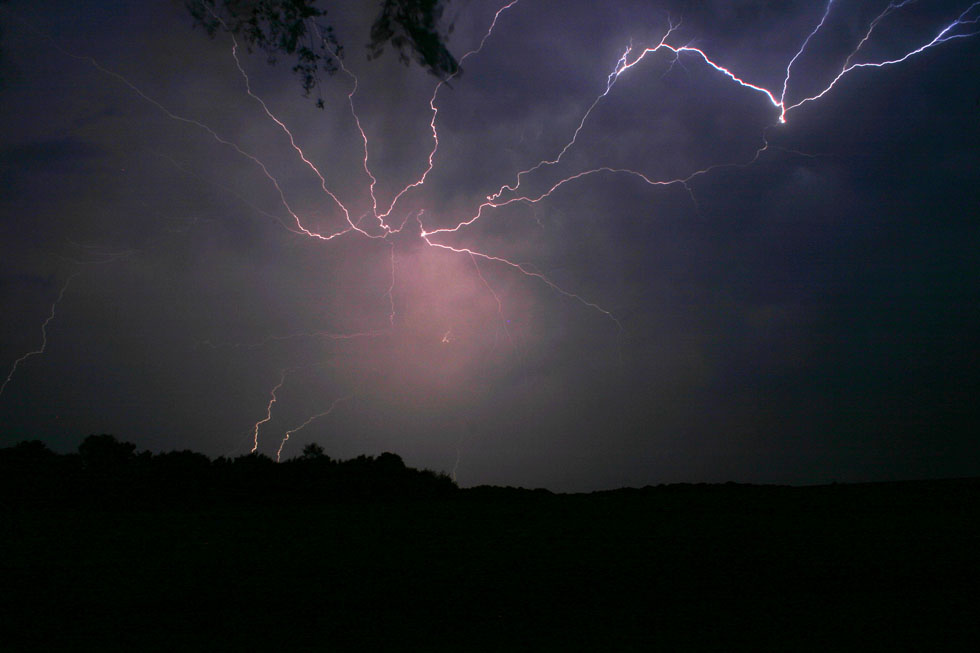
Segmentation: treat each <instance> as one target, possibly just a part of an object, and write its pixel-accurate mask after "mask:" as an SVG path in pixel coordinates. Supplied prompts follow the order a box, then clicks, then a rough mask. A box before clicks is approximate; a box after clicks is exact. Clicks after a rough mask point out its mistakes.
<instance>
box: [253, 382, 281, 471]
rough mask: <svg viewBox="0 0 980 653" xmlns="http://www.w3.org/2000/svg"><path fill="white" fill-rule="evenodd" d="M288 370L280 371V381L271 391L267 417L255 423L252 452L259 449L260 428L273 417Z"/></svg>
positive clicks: (266, 408)
mask: <svg viewBox="0 0 980 653" xmlns="http://www.w3.org/2000/svg"><path fill="white" fill-rule="evenodd" d="M288 371H289V370H283V371H282V372H280V373H279V382H278V383H276V385H275V386H273V388H272V390H271V391H270V392H269V403H268V404H266V407H265V417H263V418H262V419H260V420H259V421H257V422H256V423H255V429H254V437H253V445H252V451H251V453H255V452H256V451H258V448H259V429H260V428H261V427H262V425H263V424H265V423H267V422H268V421H269V420H271V419H272V407H273V406H274V405H275V403H276V401H278V398H277V397H276V393H277V392H279V388H281V387H282V384H283V383H285V382H286V372H288Z"/></svg>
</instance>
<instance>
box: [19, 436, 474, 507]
mask: <svg viewBox="0 0 980 653" xmlns="http://www.w3.org/2000/svg"><path fill="white" fill-rule="evenodd" d="M457 489H458V488H457V486H456V484H455V483H454V482H453V481H452V479H450V478H449V477H448V476H446V475H445V474H439V473H436V472H433V471H430V470H418V469H413V468H411V467H407V466H406V465H405V463H404V462H403V461H402V459H401V457H400V456H398V455H396V454H393V453H382V454H381V455H379V456H376V457H375V456H363V455H362V456H358V457H356V458H353V459H350V460H334V459H332V458H331V457H330V456H328V455H326V454H325V453H324V451H323V448H322V447H320V446H319V445H317V444H309V445H307V446H306V448H304V449H303V453H302V455H300V456H298V457H295V458H292V459H289V460H286V461H284V462H281V463H277V462H275V461H274V460H272V459H271V458H269V457H268V456H266V455H263V454H261V453H251V454H248V455H244V456H238V457H236V458H226V457H219V458H216V459H214V460H212V459H211V458H209V457H208V456H205V455H204V454H202V453H198V452H195V451H190V450H183V451H170V452H165V453H152V452H149V451H141V452H137V451H136V445H134V444H132V443H130V442H122V441H120V440H118V439H117V438H116V437H115V436H113V435H108V434H101V435H89V436H88V437H86V438H85V439H84V440H83V441H82V443H81V444H80V445H79V447H78V451H77V453H69V454H58V453H55V452H54V451H52V450H51V449H49V448H48V447H47V446H46V445H45V444H44V443H43V442H41V441H39V440H31V441H24V442H21V443H19V444H16V445H14V446H12V447H7V448H3V449H0V497H2V498H0V501H3V502H10V503H11V504H14V505H32V504H35V505H36V504H38V503H57V504H59V505H66V504H71V505H80V504H86V505H88V504H95V505H97V506H103V507H108V506H116V507H119V506H122V507H125V506H132V507H140V508H145V507H148V506H154V505H157V506H166V505H175V504H176V505H183V504H200V503H201V502H208V501H211V502H213V501H220V502H235V503H239V502H241V503H249V502H254V503H270V502H271V503H280V502H287V501H288V502H290V503H320V502H325V501H352V500H353V501H365V500H407V499H430V498H438V497H447V496H450V495H452V494H453V493H455V492H456V491H457Z"/></svg>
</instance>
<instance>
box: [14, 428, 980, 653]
mask: <svg viewBox="0 0 980 653" xmlns="http://www.w3.org/2000/svg"><path fill="white" fill-rule="evenodd" d="M87 441H88V440H87ZM92 443H93V444H98V446H97V447H94V448H91V447H85V448H84V450H80V452H79V453H78V454H72V455H67V456H58V455H55V454H52V453H51V452H50V451H48V450H47V449H46V448H45V447H43V445H39V444H38V443H25V444H22V445H18V446H17V447H13V448H11V449H5V450H0V470H2V477H0V478H2V480H0V483H2V484H3V492H4V495H3V502H2V507H0V551H2V556H0V579H2V587H3V591H2V592H0V614H2V615H3V616H4V619H5V628H4V631H3V640H2V648H3V649H4V650H18V648H19V647H21V646H22V647H26V648H34V649H37V650H62V649H70V650H79V649H86V650H89V649H94V648H97V649H99V650H102V649H116V650H146V649H158V650H174V649H178V648H179V649H194V650H214V649H243V650H295V649H315V650H323V649H327V650H356V651H365V650H405V649H408V650H426V651H432V650H444V649H450V648H451V649H462V650H467V651H475V650H489V651H504V650H506V651H510V650H531V651H539V650H542V651H543V650H586V651H623V650H634V651H651V650H681V651H689V650H718V651H731V650H772V651H807V650H809V651H828V650H835V651H836V650H862V651H863V650H887V649H895V650H943V651H946V650H972V649H973V646H972V644H971V642H972V643H975V642H976V641H977V636H978V635H980V632H978V625H977V618H976V616H977V614H980V610H978V609H980V601H978V588H980V556H978V554H977V551H978V550H980V479H959V480H936V481H910V482H900V483H872V484H854V485H847V484H840V485H825V486H818V487H785V486H765V485H740V484H734V483H732V484H723V485H704V484H690V485H687V484H680V485H665V486H656V487H645V488H639V489H622V490H613V491H606V492H594V493H589V494H553V493H551V492H548V491H546V490H524V489H521V488H498V487H487V486H484V487H478V488H471V489H467V490H459V489H457V488H456V487H455V486H454V485H453V484H452V483H451V482H448V479H445V477H441V476H438V475H435V474H432V473H431V472H418V471H417V470H410V469H408V468H406V467H404V465H403V464H402V463H401V460H400V459H399V458H398V457H397V456H394V455H393V454H385V455H382V456H379V457H377V458H369V457H361V458H357V459H354V461H344V462H338V461H332V460H329V459H324V458H325V456H323V454H322V451H321V452H317V451H315V450H313V451H310V452H308V455H306V456H303V457H300V458H299V459H297V460H296V461H291V462H288V463H282V464H279V465H277V464H275V463H273V462H272V461H270V460H269V459H268V458H264V457H261V456H245V457H241V458H236V459H234V460H227V459H218V460H214V461H212V460H209V459H207V458H206V457H204V456H200V455H199V454H195V453H193V452H172V453H167V454H153V455H150V454H141V453H136V452H135V451H133V450H132V449H131V448H129V447H128V446H126V445H125V444H124V443H118V442H115V441H114V439H113V441H110V440H108V439H99V440H93V441H92ZM12 490H16V492H15V493H13V494H11V491H12ZM72 492H77V493H79V494H80V496H70V493H72ZM119 492H126V493H130V495H129V496H127V497H120V496H119V495H118V493H119ZM154 493H159V494H160V496H159V497H154V496H153V495H154Z"/></svg>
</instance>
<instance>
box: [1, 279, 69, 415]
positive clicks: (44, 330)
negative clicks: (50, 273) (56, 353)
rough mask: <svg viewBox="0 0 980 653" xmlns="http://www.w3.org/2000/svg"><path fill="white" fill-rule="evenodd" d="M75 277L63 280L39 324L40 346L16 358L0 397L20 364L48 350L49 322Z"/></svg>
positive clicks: (4, 382)
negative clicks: (45, 315)
mask: <svg viewBox="0 0 980 653" xmlns="http://www.w3.org/2000/svg"><path fill="white" fill-rule="evenodd" d="M77 276H78V273H77V272H76V273H74V274H72V275H70V276H69V277H68V278H67V279H66V280H65V283H64V285H62V286H61V290H60V291H59V292H58V296H57V297H56V298H55V300H54V301H53V302H52V303H51V310H50V312H49V313H48V317H47V319H46V320H44V322H42V323H41V346H40V347H38V348H37V349H34V350H31V351H29V352H27V353H26V354H24V355H23V356H21V357H20V358H18V359H17V360H15V361H14V364H13V366H11V368H10V372H9V373H8V374H7V378H6V379H4V380H3V384H2V385H0V396H3V391H4V390H6V389H7V385H8V384H9V383H10V380H11V379H12V378H14V372H16V371H17V368H18V367H19V366H20V364H21V363H23V362H24V361H26V360H27V359H28V358H30V357H32V356H40V355H41V354H43V353H44V352H45V350H47V348H48V325H49V324H51V321H52V320H54V316H55V311H56V310H57V308H58V304H60V303H61V300H62V299H63V298H64V296H65V291H67V290H68V286H70V285H71V282H72V279H74V278H75V277H77Z"/></svg>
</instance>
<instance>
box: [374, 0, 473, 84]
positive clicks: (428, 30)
mask: <svg viewBox="0 0 980 653" xmlns="http://www.w3.org/2000/svg"><path fill="white" fill-rule="evenodd" d="M442 10H443V7H442V1H441V0H384V3H383V4H382V7H381V14H380V15H379V16H378V18H377V20H375V21H374V25H372V26H371V43H370V44H369V45H368V49H369V51H370V53H371V56H372V57H377V56H380V55H381V53H382V52H383V51H384V48H385V45H386V44H388V43H390V44H391V45H392V46H393V47H394V48H395V49H396V50H398V56H399V58H400V59H401V60H402V61H403V62H404V63H406V64H407V63H409V62H410V61H411V59H412V58H413V57H414V58H415V60H416V61H417V62H418V63H419V65H421V66H422V67H423V68H425V69H426V70H428V71H430V72H431V73H432V74H434V75H436V76H437V77H439V78H440V79H446V78H448V77H450V76H452V75H455V74H456V73H457V72H458V70H459V63H458V62H457V61H456V59H455V57H453V55H452V54H451V53H450V52H449V50H448V49H447V48H446V46H445V42H446V41H447V40H448V39H449V35H450V34H451V33H452V25H449V26H448V27H447V28H446V30H445V31H443V30H442V29H441V27H440V25H441V23H440V20H441V18H442Z"/></svg>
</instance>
